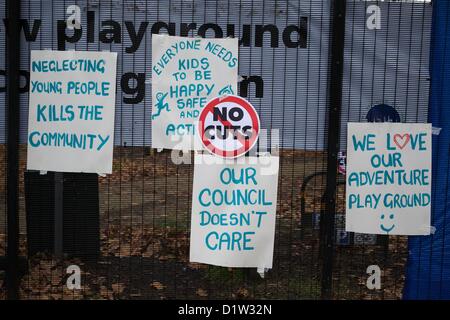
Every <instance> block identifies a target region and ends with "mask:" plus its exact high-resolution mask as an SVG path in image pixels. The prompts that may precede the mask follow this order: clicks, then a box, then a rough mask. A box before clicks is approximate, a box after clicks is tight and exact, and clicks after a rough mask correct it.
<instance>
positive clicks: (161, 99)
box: [152, 92, 170, 120]
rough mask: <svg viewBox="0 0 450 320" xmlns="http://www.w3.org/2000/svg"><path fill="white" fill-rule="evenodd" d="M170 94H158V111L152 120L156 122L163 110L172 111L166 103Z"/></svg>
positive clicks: (156, 105)
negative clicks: (165, 100)
mask: <svg viewBox="0 0 450 320" xmlns="http://www.w3.org/2000/svg"><path fill="white" fill-rule="evenodd" d="M168 94H169V93H165V94H164V93H162V92H158V93H157V94H156V104H155V107H156V108H157V109H158V110H157V111H156V113H155V114H154V115H152V120H155V118H156V117H158V116H159V115H160V114H161V111H162V110H164V109H165V110H167V111H170V109H169V104H168V103H167V102H164V99H165V98H166V97H167V95H168Z"/></svg>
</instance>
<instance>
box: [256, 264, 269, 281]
mask: <svg viewBox="0 0 450 320" xmlns="http://www.w3.org/2000/svg"><path fill="white" fill-rule="evenodd" d="M267 271H269V269H268V268H264V267H258V268H256V272H258V274H259V276H260V277H261V278H262V279H264V277H265V273H266V272H267Z"/></svg>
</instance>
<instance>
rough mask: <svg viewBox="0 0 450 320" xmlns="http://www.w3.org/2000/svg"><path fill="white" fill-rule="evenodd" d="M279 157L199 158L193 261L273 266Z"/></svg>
mask: <svg viewBox="0 0 450 320" xmlns="http://www.w3.org/2000/svg"><path fill="white" fill-rule="evenodd" d="M278 166H279V158H278V157H275V156H263V157H241V158H239V159H222V158H218V157H216V156H214V155H196V156H195V167H194V187H193V192H192V219H191V243H190V261H191V262H202V263H208V264H212V265H217V266H224V267H256V268H272V258H273V246H274V235H275V214H276V205H277V185H278Z"/></svg>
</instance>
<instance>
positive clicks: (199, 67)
mask: <svg viewBox="0 0 450 320" xmlns="http://www.w3.org/2000/svg"><path fill="white" fill-rule="evenodd" d="M237 70H238V39H237V38H236V39H232V38H230V39H201V38H187V37H175V36H168V35H158V34H153V35H152V101H153V102H152V115H151V119H152V147H153V148H163V149H177V150H201V149H202V144H201V142H200V141H199V139H198V137H197V128H196V126H197V122H198V118H199V116H200V112H201V110H202V108H204V107H205V105H206V103H207V102H208V101H209V100H211V99H212V98H214V97H218V96H223V95H228V94H236V93H237V80H238V76H237Z"/></svg>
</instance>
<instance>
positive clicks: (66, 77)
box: [27, 50, 117, 173]
mask: <svg viewBox="0 0 450 320" xmlns="http://www.w3.org/2000/svg"><path fill="white" fill-rule="evenodd" d="M116 62H117V53H113V52H85V51H51V50H44V51H34V50H33V51H31V65H30V71H31V74H30V102H29V113H28V151H27V169H32V170H42V171H60V172H91V173H111V171H112V156H113V143H114V141H113V140H114V110H115V101H116Z"/></svg>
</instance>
